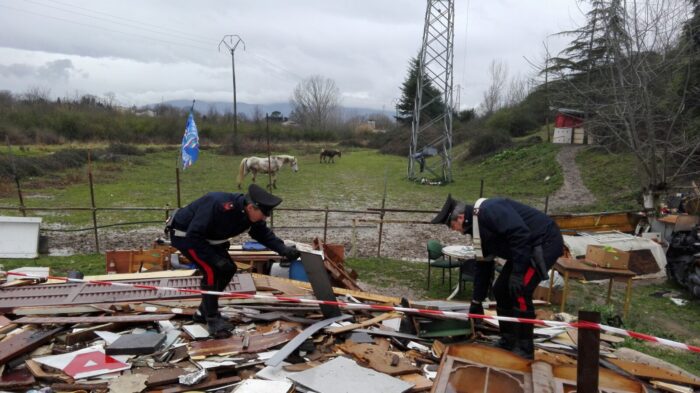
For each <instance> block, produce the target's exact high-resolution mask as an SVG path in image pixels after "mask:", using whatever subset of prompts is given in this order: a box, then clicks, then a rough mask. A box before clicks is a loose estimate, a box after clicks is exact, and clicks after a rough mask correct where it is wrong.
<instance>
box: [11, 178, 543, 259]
mask: <svg viewBox="0 0 700 393" xmlns="http://www.w3.org/2000/svg"><path fill="white" fill-rule="evenodd" d="M175 182H176V192H177V196H176V197H177V201H178V206H179V205H180V200H181V197H180V176H176V177H175ZM15 185H16V188H17V199H18V205H16V206H13V205H0V211H18V212H19V213H20V214H21V215H22V216H27V213H40V212H87V213H89V214H90V216H91V221H92V225H90V226H84V227H78V228H49V227H42V228H41V231H42V232H64V233H70V232H87V231H91V232H92V235H93V237H94V250H95V252H96V253H100V252H101V247H100V240H99V230H101V229H107V228H116V227H125V226H146V225H157V224H164V223H165V220H166V219H167V218H168V216H169V214H170V213H171V212H172V211H173V210H175V207H171V206H165V207H145V206H119V207H115V206H110V207H101V206H97V204H96V202H95V184H94V180H93V174H92V170H91V168H90V167H88V187H89V194H90V206H41V207H30V206H26V204H25V198H24V196H23V190H22V185H21V182H20V181H19V179H15ZM484 186H485V183H484V181H483V180H481V182H480V188H479V197H481V196H483V195H484ZM548 201H549V197H548V196H547V197H545V198H544V201H542V200H539V203H532V205H533V206H535V207H537V208H540V209H542V210H544V211H545V212H546V211H547V209H548ZM379 205H380V207H379V208H377V207H369V208H366V209H339V208H330V207H328V206H326V207H324V208H313V207H307V208H293V207H280V208H277V209H275V210H274V211H275V212H278V214H279V213H281V212H296V213H302V214H306V213H308V216H311V215H316V216H318V214H321V215H322V217H323V219H322V225H321V223H320V222H318V220H314V219H310V220H306V222H310V223H312V225H303V226H290V225H284V226H277V227H276V226H275V216H274V212H273V214H272V215H271V217H270V227H271V228H272V229H312V228H313V229H323V241H324V242H326V240H327V237H328V231H329V230H330V229H352V243H353V249H355V247H354V246H355V242H356V241H357V232H356V231H357V230H358V229H366V230H367V229H372V228H374V229H376V231H377V235H376V236H377V250H376V256H377V257H381V250H382V239H383V237H384V232H385V228H384V225H385V224H389V225H416V224H419V225H420V224H430V221H429V220H419V219H415V217H416V215H422V216H425V215H428V214H432V215H434V214H437V213H438V211H437V210H425V209H404V208H393V207H386V190H385V191H384V197H383V198H382V200H381V203H380V204H379ZM106 212H161V213H162V214H163V219H162V220H138V221H126V222H116V223H113V222H110V223H100V213H103V214H104V213H106ZM331 214H333V215H334V216H336V217H337V215H342V216H345V217H347V218H349V221H350V222H351V225H347V224H346V225H337V224H336V225H329V215H331ZM389 215H392V217H391V218H390V217H389ZM406 216H410V217H411V218H410V219H407V218H406ZM336 221H337V220H336ZM314 224H315V225H314Z"/></svg>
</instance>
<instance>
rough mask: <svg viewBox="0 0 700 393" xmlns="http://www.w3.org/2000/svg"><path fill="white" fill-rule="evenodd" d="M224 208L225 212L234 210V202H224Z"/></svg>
mask: <svg viewBox="0 0 700 393" xmlns="http://www.w3.org/2000/svg"><path fill="white" fill-rule="evenodd" d="M222 207H223V208H224V211H225V212H227V211H229V210H232V209H233V202H224V203H223V205H222Z"/></svg>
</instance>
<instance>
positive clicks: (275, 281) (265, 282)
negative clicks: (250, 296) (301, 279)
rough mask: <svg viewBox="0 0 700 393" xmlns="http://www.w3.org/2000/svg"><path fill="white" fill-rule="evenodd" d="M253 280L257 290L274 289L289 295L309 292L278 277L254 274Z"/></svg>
mask: <svg viewBox="0 0 700 393" xmlns="http://www.w3.org/2000/svg"><path fill="white" fill-rule="evenodd" d="M253 281H255V288H256V289H257V290H259V291H261V290H263V291H264V290H275V291H279V292H282V293H284V294H286V295H291V296H298V295H308V294H309V291H308V290H307V289H304V288H301V287H299V286H297V285H294V284H292V283H290V282H288V281H285V280H284V279H280V278H278V277H272V276H264V275H259V274H254V275H253Z"/></svg>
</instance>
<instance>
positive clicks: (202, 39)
mask: <svg viewBox="0 0 700 393" xmlns="http://www.w3.org/2000/svg"><path fill="white" fill-rule="evenodd" d="M45 1H50V2H52V3H56V4H61V5H64V6H67V7H73V8H77V9H81V10H83V11H88V12H92V13H94V14H99V15H105V16H106V17H108V18H112V19H117V20H123V21H126V22H129V23H132V24H134V25H137V26H138V27H140V26H151V27H153V28H155V29H160V30H164V31H168V32H169V33H168V34H177V35H182V36H184V37H186V38H188V39H192V37H199V38H200V39H199V40H197V41H198V42H200V43H203V44H209V43H210V42H211V39H210V37H205V36H202V35H196V34H189V33H188V34H184V33H182V30H178V29H173V28H170V27H165V26H159V25H154V24H152V23H147V22H143V21H139V20H136V19H129V18H124V17H121V16H116V15H112V14H109V13H107V12H102V11H96V10H94V9H90V8H85V7H81V6H78V5H74V4H69V3H64V2H61V1H57V0H45ZM37 4H38V3H37ZM89 17H93V16H89ZM159 34H162V33H159Z"/></svg>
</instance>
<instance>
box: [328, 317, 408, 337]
mask: <svg viewBox="0 0 700 393" xmlns="http://www.w3.org/2000/svg"><path fill="white" fill-rule="evenodd" d="M397 317H401V314H398V313H395V312H387V313H384V314H381V315H378V316H376V317H374V318H372V319H368V320H366V321H363V322H360V323H353V324H351V325H346V326H341V327H336V328H331V329H327V330H326V331H327V332H328V333H330V334H340V333H345V332H349V331H351V330H355V329H361V328H364V327H367V326H371V325H374V324H376V323H379V322H381V321H383V320H386V319H391V318H397Z"/></svg>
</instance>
